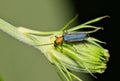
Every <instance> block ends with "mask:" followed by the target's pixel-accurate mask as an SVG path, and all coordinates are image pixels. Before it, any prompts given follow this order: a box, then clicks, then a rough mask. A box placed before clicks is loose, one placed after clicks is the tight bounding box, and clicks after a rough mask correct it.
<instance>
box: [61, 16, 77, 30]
mask: <svg viewBox="0 0 120 81" xmlns="http://www.w3.org/2000/svg"><path fill="white" fill-rule="evenodd" d="M77 18H78V14H76V15H75V17H74V18H72V19H71V20H70V21H69V22H68V23H67V24H66V25H65V26H64V27H63V28H62V29H61V31H64V30H65V29H66V28H67V27H69V25H70V24H72V23H73V22H74V21H75V20H76V19H77Z"/></svg>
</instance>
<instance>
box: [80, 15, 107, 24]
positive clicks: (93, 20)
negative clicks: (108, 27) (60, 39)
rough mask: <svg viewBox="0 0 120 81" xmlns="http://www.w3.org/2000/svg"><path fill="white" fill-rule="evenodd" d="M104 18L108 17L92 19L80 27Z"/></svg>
mask: <svg viewBox="0 0 120 81" xmlns="http://www.w3.org/2000/svg"><path fill="white" fill-rule="evenodd" d="M106 17H109V16H108V15H105V16H102V17H98V18H95V19H92V20H90V21H87V22H85V23H83V24H81V25H87V24H91V23H94V22H97V21H100V20H102V19H104V18H106Z"/></svg>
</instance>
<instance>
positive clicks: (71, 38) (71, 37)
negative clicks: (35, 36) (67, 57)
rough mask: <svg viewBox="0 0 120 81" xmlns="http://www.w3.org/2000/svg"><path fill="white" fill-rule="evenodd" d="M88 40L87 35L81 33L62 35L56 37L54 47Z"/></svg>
mask: <svg viewBox="0 0 120 81" xmlns="http://www.w3.org/2000/svg"><path fill="white" fill-rule="evenodd" d="M86 38H88V34H86V33H81V32H73V33H67V34H63V35H62V36H60V37H56V40H55V41H54V46H55V47H57V45H58V44H60V43H61V44H62V43H63V42H65V43H68V42H80V41H83V40H85V39H86Z"/></svg>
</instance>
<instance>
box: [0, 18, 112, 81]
mask: <svg viewBox="0 0 120 81" xmlns="http://www.w3.org/2000/svg"><path fill="white" fill-rule="evenodd" d="M105 17H107V16H103V17H99V18H96V19H93V20H91V21H88V22H86V23H83V24H81V25H78V26H76V27H73V28H71V29H66V28H67V26H68V25H69V24H70V23H71V22H73V21H74V20H75V19H76V17H75V18H73V19H72V20H71V21H70V22H69V23H68V24H67V25H66V26H65V27H63V28H62V29H61V30H60V31H52V32H40V31H35V30H30V29H26V28H23V27H19V28H15V27H14V26H12V25H10V24H8V23H6V22H4V21H3V20H0V29H1V30H3V31H4V32H6V33H8V34H9V35H11V36H13V37H15V38H17V39H18V40H20V41H22V42H24V43H26V44H29V45H32V46H33V47H35V48H37V49H38V50H40V51H41V52H43V54H44V55H45V56H46V57H47V58H48V60H49V61H50V62H51V63H52V64H54V65H56V66H57V67H58V69H59V70H60V72H61V73H62V74H63V76H64V77H65V78H66V80H67V81H72V79H73V78H76V79H77V80H78V81H82V80H81V79H80V78H79V77H77V76H76V75H75V74H74V73H73V71H75V72H82V73H90V74H91V75H92V73H103V72H104V71H105V69H106V67H107V65H106V64H107V62H108V60H109V57H110V56H109V53H108V50H107V49H104V48H103V47H102V46H101V45H100V44H99V43H102V42H101V41H99V40H98V39H95V38H93V37H88V38H86V39H85V40H82V41H79V42H65V41H64V40H63V41H62V42H61V43H60V44H57V46H56V47H55V40H56V36H58V37H61V36H62V35H63V34H64V30H65V29H66V31H67V33H71V32H84V33H87V34H90V33H93V32H96V31H97V30H99V29H101V27H95V26H91V25H89V24H90V23H93V22H96V21H98V20H101V19H103V18H105ZM1 23H2V24H1ZM83 28H84V29H85V28H93V30H91V31H78V29H83Z"/></svg>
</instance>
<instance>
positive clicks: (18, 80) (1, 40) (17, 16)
mask: <svg viewBox="0 0 120 81" xmlns="http://www.w3.org/2000/svg"><path fill="white" fill-rule="evenodd" d="M74 10H75V9H74V4H73V2H72V0H0V18H2V19H3V20H5V21H7V22H8V23H11V24H12V25H14V26H24V27H27V28H31V29H35V30H41V31H47V30H58V29H60V28H61V27H63V26H64V25H65V24H66V23H67V22H68V21H69V20H70V19H71V18H72V17H73V16H74V15H75V11H74ZM0 81H61V80H60V78H59V77H58V76H57V73H56V72H55V70H54V68H53V66H52V65H51V64H50V63H49V61H48V60H47V59H46V58H45V56H44V55H43V54H42V53H41V52H40V51H38V50H36V49H34V48H32V47H30V46H28V45H25V44H23V43H21V42H19V41H17V40H16V39H14V38H12V37H10V36H9V35H7V34H5V33H3V32H1V31H0Z"/></svg>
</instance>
